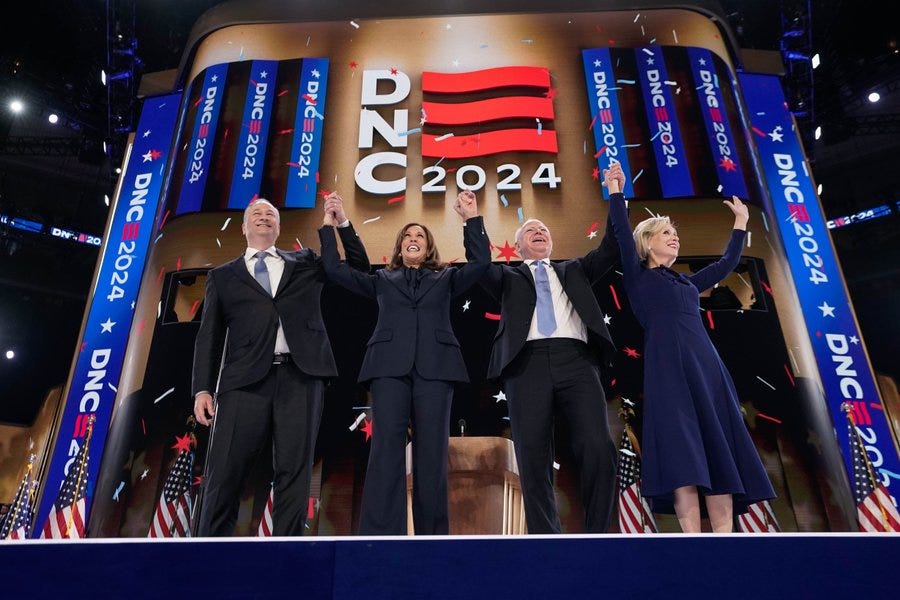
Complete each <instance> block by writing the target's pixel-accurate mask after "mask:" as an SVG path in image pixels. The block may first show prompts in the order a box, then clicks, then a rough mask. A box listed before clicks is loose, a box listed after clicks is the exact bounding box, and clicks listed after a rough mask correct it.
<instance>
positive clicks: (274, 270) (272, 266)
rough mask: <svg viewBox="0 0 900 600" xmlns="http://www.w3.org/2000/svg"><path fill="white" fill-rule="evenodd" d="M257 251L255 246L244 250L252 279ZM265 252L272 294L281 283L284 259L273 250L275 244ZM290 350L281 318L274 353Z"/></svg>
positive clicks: (245, 262) (245, 260) (283, 352)
mask: <svg viewBox="0 0 900 600" xmlns="http://www.w3.org/2000/svg"><path fill="white" fill-rule="evenodd" d="M257 252H259V250H257V249H256V248H247V250H245V251H244V264H245V265H247V270H248V271H250V276H251V277H253V278H254V279H255V278H256V275H255V274H254V272H253V268H254V267H255V266H256V253H257ZM265 253H266V257H265V258H264V259H263V260H265V261H266V268H267V269H268V270H269V286H270V287H271V288H272V295H273V296H274V295H275V292H276V291H278V284H279V283H281V276H282V275H283V274H284V259H283V258H281V257H280V256H279V255H278V253H277V252H276V251H275V246H269V247H268V248H266V249H265ZM290 351H291V349H290V348H289V347H288V343H287V339H286V338H285V337H284V329H282V327H281V319H279V320H278V333H276V334H275V350H274V352H275V353H276V354H286V353H288V352H290Z"/></svg>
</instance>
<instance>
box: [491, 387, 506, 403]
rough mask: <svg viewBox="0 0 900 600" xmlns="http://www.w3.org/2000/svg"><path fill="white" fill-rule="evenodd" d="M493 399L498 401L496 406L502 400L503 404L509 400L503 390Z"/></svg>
mask: <svg viewBox="0 0 900 600" xmlns="http://www.w3.org/2000/svg"><path fill="white" fill-rule="evenodd" d="M492 397H493V398H495V399H496V402H495V404H496V403H497V402H500V401H501V400H502V401H503V402H508V400H507V399H506V393H505V392H504V391H503V390H500V391H499V392H497V393H496V394H494V395H493V396H492Z"/></svg>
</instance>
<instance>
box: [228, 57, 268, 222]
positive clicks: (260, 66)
mask: <svg viewBox="0 0 900 600" xmlns="http://www.w3.org/2000/svg"><path fill="white" fill-rule="evenodd" d="M277 73H278V61H275V60H254V61H253V64H252V65H251V66H250V82H249V83H248V85H247V97H246V99H245V100H244V116H243V118H242V119H241V136H240V137H239V138H238V147H237V153H236V154H235V159H234V169H233V170H232V171H233V174H232V178H231V191H230V192H229V195H228V208H245V207H246V206H247V204H249V202H250V200H251V199H252V198H253V197H254V196H256V195H257V194H259V188H260V183H261V182H262V175H263V163H264V162H265V160H266V144H267V143H268V141H269V122H270V121H271V119H272V105H273V104H274V101H275V77H276V75H277Z"/></svg>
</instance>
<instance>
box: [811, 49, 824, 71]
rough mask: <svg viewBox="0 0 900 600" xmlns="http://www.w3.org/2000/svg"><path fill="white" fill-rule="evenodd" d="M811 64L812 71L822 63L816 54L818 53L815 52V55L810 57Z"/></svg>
mask: <svg viewBox="0 0 900 600" xmlns="http://www.w3.org/2000/svg"><path fill="white" fill-rule="evenodd" d="M811 62H812V68H813V69H815V68H816V67H818V66H819V65H820V64H821V63H822V59H821V58H819V53H818V52H816V53H815V54H813V55H812V60H811Z"/></svg>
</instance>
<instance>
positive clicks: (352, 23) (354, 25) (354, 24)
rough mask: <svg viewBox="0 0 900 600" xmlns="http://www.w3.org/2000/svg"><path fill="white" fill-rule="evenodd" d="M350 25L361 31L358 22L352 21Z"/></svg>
mask: <svg viewBox="0 0 900 600" xmlns="http://www.w3.org/2000/svg"><path fill="white" fill-rule="evenodd" d="M350 24H351V25H353V28H354V29H359V23H357V22H356V21H350Z"/></svg>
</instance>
